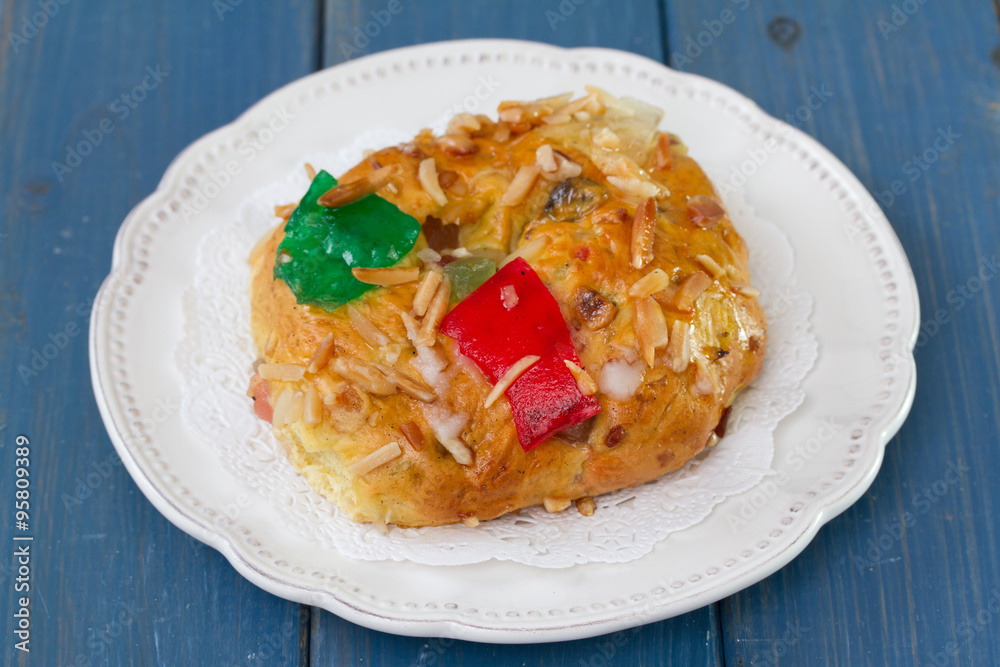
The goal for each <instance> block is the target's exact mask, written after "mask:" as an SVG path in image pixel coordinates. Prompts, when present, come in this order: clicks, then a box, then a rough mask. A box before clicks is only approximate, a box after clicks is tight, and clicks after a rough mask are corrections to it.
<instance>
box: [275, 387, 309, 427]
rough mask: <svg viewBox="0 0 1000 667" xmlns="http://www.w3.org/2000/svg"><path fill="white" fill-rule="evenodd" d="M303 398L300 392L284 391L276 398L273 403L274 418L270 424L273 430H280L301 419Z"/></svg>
mask: <svg viewBox="0 0 1000 667" xmlns="http://www.w3.org/2000/svg"><path fill="white" fill-rule="evenodd" d="M303 402H304V401H303V396H302V392H301V391H292V390H291V389H286V390H284V391H283V392H281V394H280V395H279V396H278V400H277V401H275V402H274V418H273V421H272V423H273V424H274V427H275V428H280V427H282V426H285V425H286V424H294V423H295V422H297V421H299V420H300V419H302V407H303Z"/></svg>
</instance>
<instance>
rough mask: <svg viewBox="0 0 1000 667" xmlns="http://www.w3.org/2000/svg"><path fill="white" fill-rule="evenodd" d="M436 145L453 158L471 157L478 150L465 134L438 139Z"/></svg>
mask: <svg viewBox="0 0 1000 667" xmlns="http://www.w3.org/2000/svg"><path fill="white" fill-rule="evenodd" d="M438 145H439V146H440V147H441V150H443V151H444V152H445V153H447V154H448V155H454V156H455V157H461V156H463V155H472V154H473V153H475V152H476V151H478V150H479V146H478V145H476V142H475V141H473V140H472V139H470V138H469V135H467V134H446V135H444V136H443V137H441V138H440V139H438ZM439 185H440V183H439ZM442 194H443V193H442Z"/></svg>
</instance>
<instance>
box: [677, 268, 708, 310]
mask: <svg viewBox="0 0 1000 667" xmlns="http://www.w3.org/2000/svg"><path fill="white" fill-rule="evenodd" d="M711 284H712V279H711V278H709V277H708V276H707V275H705V274H704V273H702V272H701V271H695V272H694V273H692V274H691V275H690V276H688V277H687V278H686V279H685V280H684V282H683V283H681V286H680V287H679V288H678V289H677V293H676V294H674V307H675V308H677V310H685V311H686V310H691V308H693V307H694V302H695V301H697V300H698V297H699V296H701V295H702V294H703V293H704V291H705V290H706V289H708V287H709V286H710V285H711Z"/></svg>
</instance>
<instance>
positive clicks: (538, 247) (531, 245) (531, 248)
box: [500, 236, 548, 268]
mask: <svg viewBox="0 0 1000 667" xmlns="http://www.w3.org/2000/svg"><path fill="white" fill-rule="evenodd" d="M547 242H548V238H547V237H545V236H536V237H535V238H533V239H531V240H530V241H528V242H527V243H525V244H524V245H522V246H521V247H520V248H518V249H517V250H515V251H514V252H512V253H510V254H509V255H507V256H506V257H504V258H503V261H502V262H500V268H503V267H504V266H506V265H508V264H510V263H511V262H513V261H514V260H515V259H517V258H518V257H521V258H523V259H524V261H526V262H530V261H531V260H533V259H535V257H537V256H538V254H539V253H540V252H541V251H542V250H543V249H544V248H545V244H546V243H547Z"/></svg>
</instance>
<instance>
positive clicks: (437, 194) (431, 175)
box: [417, 157, 448, 206]
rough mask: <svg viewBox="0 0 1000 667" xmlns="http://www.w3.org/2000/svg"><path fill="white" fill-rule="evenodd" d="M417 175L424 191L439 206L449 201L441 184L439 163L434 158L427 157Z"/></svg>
mask: <svg viewBox="0 0 1000 667" xmlns="http://www.w3.org/2000/svg"><path fill="white" fill-rule="evenodd" d="M417 177H418V178H419V179H420V185H421V186H422V187H423V188H424V192H426V193H427V194H428V195H430V197H431V199H433V200H434V203H436V204H437V205H438V206H444V205H445V204H447V203H448V197H446V196H445V194H444V191H443V190H442V189H441V184H440V183H439V182H438V171H437V163H436V162H435V161H434V158H432V157H429V158H426V159H425V160H423V161H422V162H421V163H420V168H419V169H418V170H417Z"/></svg>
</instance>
